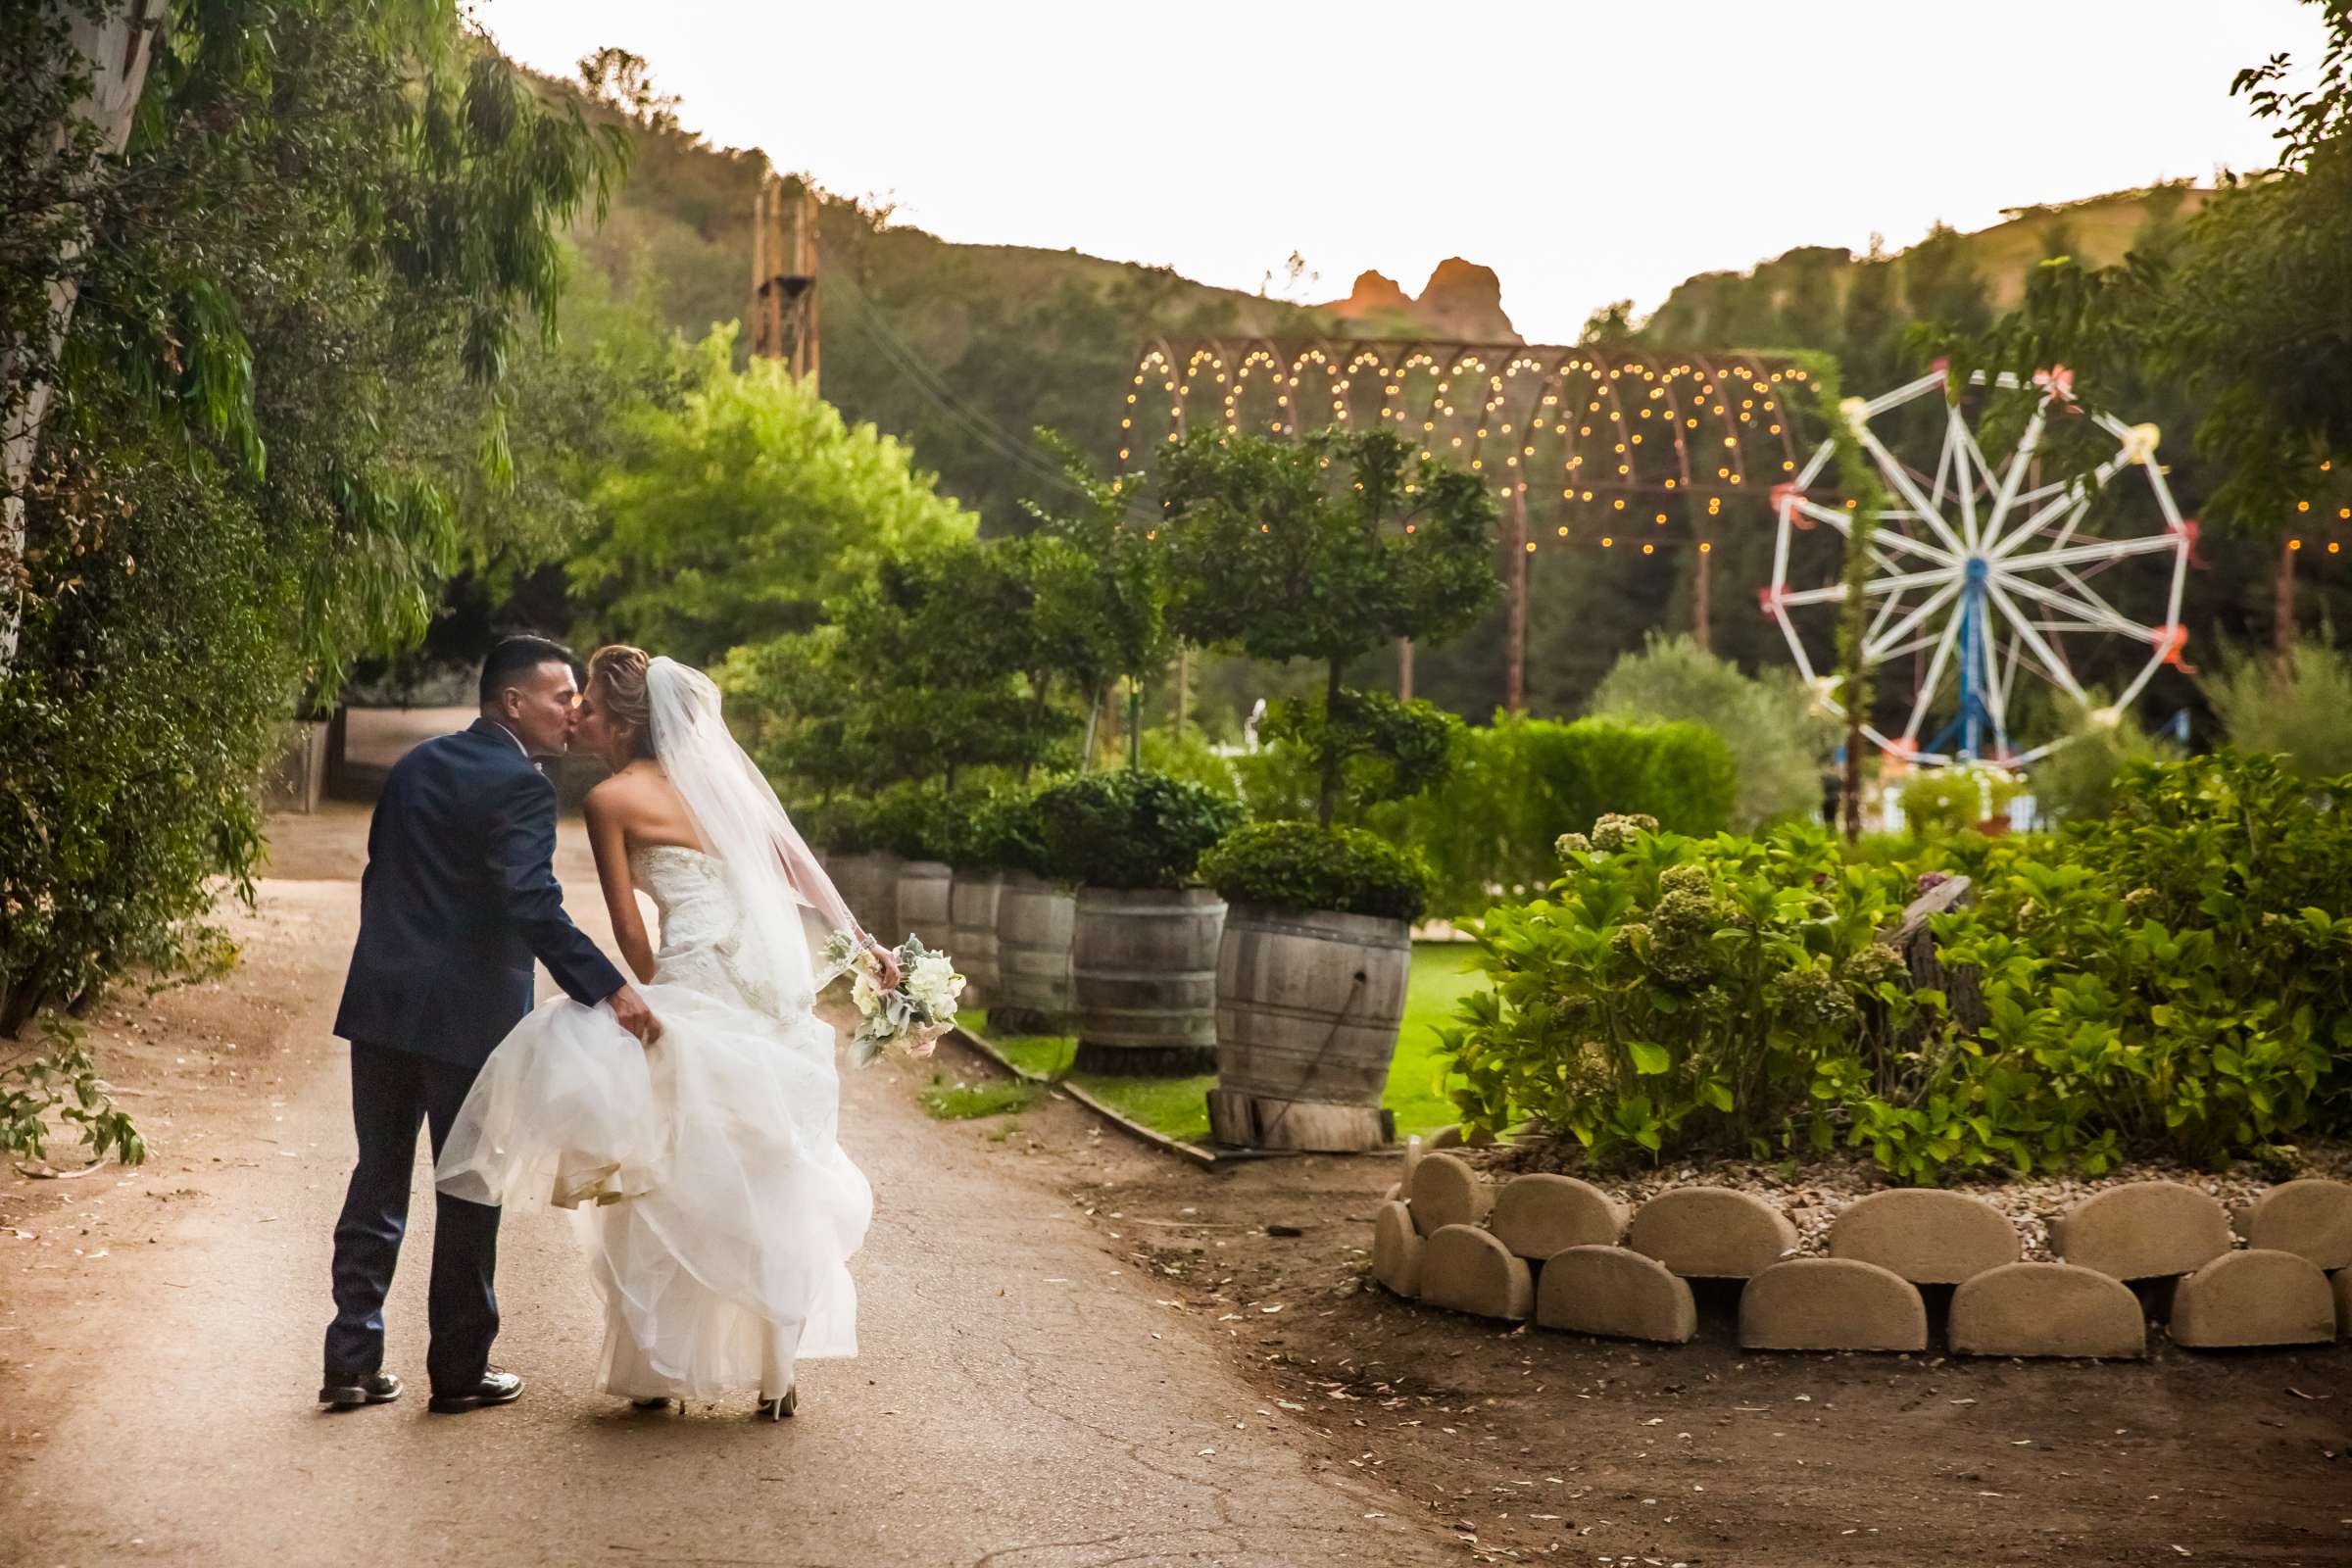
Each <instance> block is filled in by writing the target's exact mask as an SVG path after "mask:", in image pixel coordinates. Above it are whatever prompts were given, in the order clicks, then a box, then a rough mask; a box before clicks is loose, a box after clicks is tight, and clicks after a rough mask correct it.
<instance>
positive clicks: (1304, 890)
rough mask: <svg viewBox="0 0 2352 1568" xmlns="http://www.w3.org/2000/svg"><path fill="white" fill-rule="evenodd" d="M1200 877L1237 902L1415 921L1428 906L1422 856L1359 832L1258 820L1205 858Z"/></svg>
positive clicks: (1228, 837)
mask: <svg viewBox="0 0 2352 1568" xmlns="http://www.w3.org/2000/svg"><path fill="white" fill-rule="evenodd" d="M1201 880H1202V881H1203V882H1206V883H1207V884H1208V885H1209V886H1210V887H1212V888H1215V889H1216V890H1217V893H1218V894H1219V896H1220V897H1222V898H1225V899H1227V900H1229V901H1232V902H1237V903H1248V904H1258V905H1264V906H1267V907H1273V908H1281V909H1329V910H1334V911H1337V912H1338V913H1341V914H1370V915H1378V916H1380V917H1381V918H1383V919H1388V920H1404V921H1407V922H1409V921H1413V920H1417V919H1419V918H1420V917H1421V911H1422V910H1423V909H1424V908H1426V907H1428V904H1429V868H1428V867H1427V866H1426V865H1424V864H1423V863H1422V862H1421V859H1420V858H1419V857H1418V856H1416V855H1414V854H1413V853H1412V852H1410V851H1408V850H1401V849H1398V848H1397V846H1396V845H1394V844H1391V843H1390V842H1389V841H1388V840H1387V839H1385V838H1382V837H1381V836H1380V835H1379V834H1377V833H1373V832H1368V831H1366V830H1364V829H1362V828H1348V827H1337V828H1327V827H1322V826H1319V825H1318V824H1316V823H1313V822H1256V823H1252V824H1250V826H1248V827H1244V828H1239V829H1236V830H1235V831H1234V832H1233V833H1231V834H1229V835H1228V836H1227V837H1226V838H1225V839H1224V840H1223V841H1222V842H1220V843H1219V844H1217V845H1216V847H1215V848H1213V849H1211V850H1210V851H1209V852H1208V853H1207V854H1205V855H1203V856H1202V857H1201Z"/></svg>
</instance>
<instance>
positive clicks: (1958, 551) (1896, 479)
mask: <svg viewBox="0 0 2352 1568" xmlns="http://www.w3.org/2000/svg"><path fill="white" fill-rule="evenodd" d="M1855 438H1856V439H1857V440H1859V441H1860V442H1861V443H1862V450H1863V451H1865V452H1867V453H1869V454H1870V455H1871V458H1872V460H1873V461H1875V462H1876V463H1877V464H1878V466H1879V471H1880V472H1881V473H1882V474H1885V475H1886V477H1887V483H1889V484H1891V485H1893V486H1894V493H1895V494H1896V495H1898V496H1901V497H1902V498H1903V504H1904V505H1905V506H1907V507H1909V508H1910V509H1911V510H1912V511H1913V512H1916V513H1918V514H1919V517H1920V520H1921V521H1922V522H1925V523H1926V524H1927V525H1928V526H1929V527H1931V528H1933V529H1935V530H1936V538H1938V539H1940V540H1942V541H1943V545H1944V548H1945V549H1947V550H1949V551H1950V552H1951V553H1952V554H1953V555H1955V556H1963V555H1966V554H1968V546H1966V545H1964V544H1962V543H1961V542H1960V536H1959V535H1958V534H1956V533H1954V532H1952V525H1951V524H1950V523H1948V522H1946V521H1944V520H1943V518H1942V517H1941V516H1940V515H1937V513H1936V509H1935V508H1934V507H1932V506H1930V505H1929V504H1928V498H1927V497H1926V496H1923V495H1921V494H1920V493H1919V486H1918V485H1917V484H1915V483H1913V482H1912V478H1911V475H1910V472H1909V470H1907V469H1905V468H1904V466H1902V465H1901V464H1900V463H1898V462H1896V461H1895V458H1894V454H1893V453H1891V452H1889V451H1887V447H1886V443H1884V442H1882V441H1881V440H1880V439H1879V438H1878V436H1877V435H1875V434H1874V433H1872V431H1871V429H1870V427H1869V426H1868V425H1864V426H1862V427H1861V428H1860V429H1859V430H1857V431H1856V432H1855Z"/></svg>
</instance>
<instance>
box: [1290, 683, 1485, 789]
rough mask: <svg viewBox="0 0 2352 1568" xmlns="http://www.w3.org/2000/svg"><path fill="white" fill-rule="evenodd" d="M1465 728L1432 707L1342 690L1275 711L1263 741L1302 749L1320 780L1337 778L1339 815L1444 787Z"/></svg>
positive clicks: (1461, 744) (1304, 758)
mask: <svg viewBox="0 0 2352 1568" xmlns="http://www.w3.org/2000/svg"><path fill="white" fill-rule="evenodd" d="M1466 733H1467V731H1466V729H1465V726H1464V725H1463V723H1462V721H1461V720H1460V719H1458V718H1456V717H1455V716H1454V715H1453V714H1451V713H1448V712H1446V711H1444V710H1443V709H1441V708H1438V707H1436V706H1435V705H1433V704H1430V703H1421V702H1414V703H1405V702H1399V701H1397V699H1396V698H1395V697H1392V696H1390V695H1389V694H1388V693H1387V692H1359V691H1353V690H1350V689H1349V688H1348V687H1345V686H1343V687H1341V688H1340V690H1339V692H1338V693H1337V695H1336V697H1335V698H1331V699H1326V700H1324V701H1318V702H1308V701H1303V700H1299V699H1292V700H1289V701H1286V702H1283V703H1280V704H1278V705H1276V706H1275V707H1274V708H1273V709H1272V710H1271V711H1270V712H1269V713H1268V714H1267V717H1266V723H1265V725H1264V727H1263V728H1262V729H1261V730H1260V731H1259V734H1260V735H1261V736H1262V737H1263V738H1264V739H1265V740H1267V741H1268V742H1270V743H1272V744H1273V745H1275V746H1280V747H1290V748H1296V749H1297V751H1298V752H1299V754H1300V756H1301V757H1302V759H1303V760H1304V761H1305V763H1306V765H1307V767H1308V768H1309V769H1310V770H1311V772H1312V774H1313V775H1314V777H1315V778H1316V780H1317V781H1318V787H1320V781H1321V780H1324V779H1328V778H1330V777H1331V776H1332V775H1333V774H1335V773H1336V774H1337V775H1338V777H1339V780H1340V783H1339V794H1338V796H1337V798H1336V804H1335V806H1334V810H1335V811H1337V810H1338V809H1339V808H1341V807H1345V808H1348V809H1350V810H1360V809H1362V808H1364V807H1367V806H1370V805H1373V804H1375V803H1377V802H1381V801H1397V800H1403V799H1405V798H1407V797H1409V796H1414V795H1419V794H1422V793H1423V792H1424V791H1427V790H1429V789H1432V788H1435V787H1436V786H1438V785H1440V784H1443V783H1444V782H1445V780H1446V775H1447V774H1449V773H1451V772H1452V771H1453V765H1454V761H1455V760H1456V759H1457V758H1458V757H1459V756H1460V755H1461V750H1462V746H1463V744H1464V743H1463V736H1464V735H1465V734H1466Z"/></svg>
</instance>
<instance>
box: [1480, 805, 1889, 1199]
mask: <svg viewBox="0 0 2352 1568" xmlns="http://www.w3.org/2000/svg"><path fill="white" fill-rule="evenodd" d="M1556 853H1557V855H1558V863H1559V864H1561V865H1562V866H1563V867H1564V868H1565V874H1564V875H1563V876H1562V877H1561V878H1560V879H1559V880H1558V881H1557V882H1556V883H1554V884H1553V886H1552V888H1551V891H1550V893H1549V895H1548V896H1547V897H1544V898H1540V899H1538V900H1536V901H1535V902H1533V903H1530V904H1526V905H1517V906H1504V907H1497V908H1495V909H1493V910H1491V911H1490V912H1489V913H1488V915H1487V917H1486V919H1485V920H1484V921H1482V922H1481V923H1480V925H1479V927H1478V928H1477V930H1476V933H1475V934H1476V936H1477V940H1478V943H1479V950H1480V953H1481V955H1482V958H1481V963H1482V967H1484V969H1485V970H1486V972H1487V975H1488V977H1489V979H1490V980H1491V981H1492V982H1493V986H1492V989H1491V990H1488V991H1483V992H1476V993H1473V994H1472V995H1470V996H1469V997H1467V998H1465V999H1464V1000H1463V1002H1462V1003H1461V1005H1460V1006H1459V1009H1458V1011H1457V1017H1458V1019H1459V1020H1460V1021H1459V1022H1458V1024H1456V1025H1455V1026H1453V1027H1451V1028H1449V1029H1447V1030H1446V1031H1445V1032H1444V1033H1445V1050H1446V1053H1447V1054H1450V1055H1451V1056H1452V1058H1453V1062H1454V1066H1455V1069H1456V1070H1457V1071H1458V1072H1460V1073H1461V1075H1462V1077H1463V1079H1464V1080H1465V1084H1464V1087H1462V1088H1461V1089H1459V1090H1457V1091H1456V1094H1455V1100H1456V1102H1457V1103H1458V1104H1459V1105H1460V1106H1461V1110H1462V1125H1463V1129H1464V1130H1465V1131H1470V1130H1473V1129H1482V1130H1485V1131H1489V1132H1495V1133H1500V1132H1502V1131H1503V1130H1505V1129H1506V1128H1508V1127H1510V1126H1512V1125H1514V1124H1516V1123H1517V1122H1519V1121H1520V1120H1522V1119H1525V1118H1533V1119H1535V1120H1536V1121H1538V1122H1540V1123H1542V1124H1543V1125H1544V1126H1545V1127H1548V1128H1550V1129H1552V1130H1553V1131H1556V1132H1559V1133H1564V1134H1568V1135H1571V1136H1573V1137H1575V1138H1576V1139H1577V1141H1578V1142H1580V1143H1582V1144H1583V1145H1585V1146H1586V1147H1587V1148H1588V1149H1590V1150H1591V1151H1593V1153H1594V1154H1595V1155H1596V1156H1606V1155H1608V1154H1610V1153H1612V1152H1624V1151H1626V1150H1629V1149H1641V1150H1645V1151H1648V1152H1650V1153H1652V1154H1657V1153H1662V1152H1686V1151H1691V1150H1720V1151H1738V1152H1762V1151H1764V1150H1766V1149H1769V1148H1773V1147H1778V1146H1781V1145H1783V1144H1785V1143H1786V1142H1787V1140H1788V1138H1789V1134H1790V1132H1791V1130H1792V1129H1794V1128H1795V1127H1797V1126H1798V1125H1799V1124H1800V1123H1802V1124H1806V1125H1807V1127H1808V1130H1811V1131H1813V1136H1814V1137H1815V1140H1816V1142H1817V1143H1823V1144H1826V1143H1827V1142H1828V1141H1829V1140H1830V1138H1831V1137H1833V1136H1834V1134H1835V1127H1834V1126H1833V1125H1832V1123H1831V1122H1830V1120H1829V1119H1828V1115H1829V1111H1830V1109H1831V1107H1830V1106H1829V1105H1827V1104H1824V1103H1822V1102H1821V1100H1820V1099H1819V1098H1818V1095H1817V1084H1818V1082H1819V1075H1820V1068H1821V1065H1822V1064H1823V1063H1825V1062H1835V1061H1844V1060H1854V1061H1858V1062H1859V1061H1879V1060H1883V1059H1885V1058H1887V1057H1888V1056H1890V1055H1891V1054H1892V1053H1893V1051H1894V1042H1895V1041H1896V1040H1897V1039H1899V1038H1901V1037H1902V1036H1903V1034H1904V1033H1905V1031H1907V1030H1908V1028H1909V1027H1910V1025H1911V1022H1912V1019H1913V1015H1914V1013H1915V1011H1917V1010H1918V1008H1919V1006H1920V1005H1919V1004H1918V1003H1916V1002H1914V1001H1913V1000H1912V998H1911V997H1910V996H1909V994H1908V993H1907V992H1906V991H1905V990H1904V989H1903V988H1902V986H1901V985H1900V984H1898V982H1899V981H1900V980H1901V978H1902V965H1901V963H1900V962H1899V960H1897V959H1896V957H1895V956H1894V955H1893V953H1892V952H1891V951H1890V950H1888V949H1887V948H1885V947H1882V946H1881V945H1879V943H1878V942H1877V941H1876V940H1875V938H1876V935H1877V933H1878V931H1879V930H1880V929H1881V928H1882V927H1885V926H1888V925H1891V924H1894V923H1895V922H1896V920H1897V919H1898V918H1899V916H1900V913H1901V911H1902V908H1903V906H1904V904H1905V902H1906V901H1907V900H1908V899H1909V897H1910V896H1911V885H1910V881H1909V879H1908V878H1907V877H1905V876H1904V875H1902V874H1901V873H1900V872H1897V871H1892V870H1888V869H1886V868H1882V867H1876V866H1867V865H1847V864H1844V863H1843V862H1842V861H1841V859H1840V858H1839V856H1838V848H1837V845H1836V844H1835V843H1834V842H1833V841H1832V840H1831V839H1830V838H1829V836H1828V835H1827V834H1826V833H1824V832H1823V831H1822V830H1821V829H1820V828H1818V827H1814V826H1809V825H1806V826H1798V825H1791V826H1788V827H1784V828H1779V829H1776V830H1774V831H1773V832H1771V833H1770V834H1768V835H1766V836H1764V837H1762V838H1756V839H1741V838H1734V837H1732V836H1730V835H1728V834H1727V835H1718V836H1716V837H1714V838H1710V839H1692V838H1687V837H1684V836H1682V835H1680V834H1674V833H1662V832H1659V831H1657V824H1656V823H1655V822H1654V821H1653V820H1651V819H1649V818H1647V817H1627V816H1619V815H1610V816H1603V817H1602V818H1601V819H1600V820H1599V821H1598V822H1596V823H1595V824H1593V831H1592V833H1591V834H1589V835H1588V834H1583V833H1570V834H1565V835H1562V836H1561V838H1560V841H1559V843H1558V846H1557V851H1556ZM1929 1006H1930V1007H1931V1008H1932V1007H1933V1003H1930V1004H1929Z"/></svg>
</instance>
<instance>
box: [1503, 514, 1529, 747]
mask: <svg viewBox="0 0 2352 1568" xmlns="http://www.w3.org/2000/svg"><path fill="white" fill-rule="evenodd" d="M1509 548H1510V556H1511V572H1510V584H1511V616H1510V634H1509V642H1510V652H1509V654H1508V656H1507V657H1508V659H1509V661H1510V662H1509V666H1508V668H1507V671H1506V673H1505V675H1504V678H1503V683H1502V692H1503V697H1502V706H1503V707H1504V708H1506V709H1508V710H1509V711H1512V712H1514V713H1524V712H1526V711H1527V486H1526V485H1524V484H1513V485H1512V486H1511V527H1510V538H1509Z"/></svg>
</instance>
